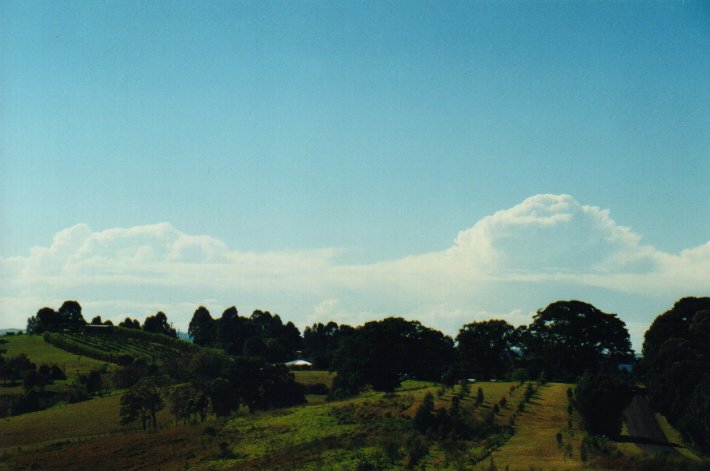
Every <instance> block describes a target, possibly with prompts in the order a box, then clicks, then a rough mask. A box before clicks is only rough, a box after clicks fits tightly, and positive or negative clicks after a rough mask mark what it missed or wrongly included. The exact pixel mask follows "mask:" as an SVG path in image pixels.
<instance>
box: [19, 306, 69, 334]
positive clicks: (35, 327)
mask: <svg viewBox="0 0 710 471" xmlns="http://www.w3.org/2000/svg"><path fill="white" fill-rule="evenodd" d="M61 330H62V321H61V318H60V317H59V313H57V311H55V310H54V309H52V308H50V307H43V308H42V309H40V310H39V311H37V314H36V315H34V316H32V317H30V318H29V319H27V334H28V335H37V334H43V333H44V332H59V331H61Z"/></svg>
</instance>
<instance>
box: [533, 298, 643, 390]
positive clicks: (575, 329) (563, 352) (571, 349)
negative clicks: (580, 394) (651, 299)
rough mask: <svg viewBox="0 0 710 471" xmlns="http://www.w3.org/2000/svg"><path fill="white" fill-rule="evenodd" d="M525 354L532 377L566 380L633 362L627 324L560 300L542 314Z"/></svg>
mask: <svg viewBox="0 0 710 471" xmlns="http://www.w3.org/2000/svg"><path fill="white" fill-rule="evenodd" d="M524 351H525V357H526V361H527V362H528V367H529V368H528V369H529V370H530V371H531V373H534V374H533V375H532V377H536V376H538V375H539V374H540V373H541V372H544V373H545V375H546V377H547V378H549V379H557V380H565V381H573V380H575V379H576V378H577V377H578V376H580V375H581V374H582V373H583V372H584V371H599V370H602V369H609V370H616V369H617V365H618V364H619V363H629V362H631V361H633V351H632V350H631V342H630V340H629V332H628V331H627V330H626V324H625V323H624V321H622V320H621V319H619V318H618V317H617V316H616V314H607V313H605V312H602V311H600V310H599V309H597V308H596V307H594V306H592V305H591V304H587V303H584V302H580V301H557V302H554V303H552V304H550V305H549V306H547V307H546V308H545V309H542V310H540V311H538V312H537V314H535V316H534V317H533V322H532V324H530V326H529V327H528V329H527V330H526V332H525V340H524Z"/></svg>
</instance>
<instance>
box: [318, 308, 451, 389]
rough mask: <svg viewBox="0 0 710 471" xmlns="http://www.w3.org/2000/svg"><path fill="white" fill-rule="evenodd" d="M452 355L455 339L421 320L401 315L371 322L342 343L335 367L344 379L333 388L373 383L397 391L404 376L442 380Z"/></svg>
mask: <svg viewBox="0 0 710 471" xmlns="http://www.w3.org/2000/svg"><path fill="white" fill-rule="evenodd" d="M452 358H453V341H452V340H451V338H450V337H447V336H444V335H443V334H441V332H438V331H434V330H433V329H429V328H427V327H425V326H423V325H422V324H420V323H419V322H416V321H406V320H404V319H402V318H401V317H388V318H386V319H383V320H381V321H372V322H368V323H366V324H365V325H363V326H361V327H359V328H358V329H356V330H355V331H354V332H353V334H352V335H349V336H348V337H347V338H345V339H344V340H343V341H342V342H341V344H340V347H339V348H338V351H337V352H336V354H335V357H334V359H333V365H332V367H333V368H334V369H335V370H336V371H337V372H338V376H336V378H337V377H342V378H343V379H342V380H341V381H338V382H337V383H334V384H333V389H337V388H338V387H341V386H345V387H347V388H350V390H357V389H358V388H359V387H361V386H362V385H363V384H370V385H372V387H373V388H374V389H375V390H378V391H394V389H395V388H396V387H397V386H399V384H400V382H401V380H402V378H403V377H404V376H411V377H414V378H418V379H428V380H438V379H440V378H441V376H442V375H443V373H444V372H445V371H446V369H447V367H448V366H449V364H450V361H451V359H452ZM357 381H361V382H362V384H356V382H357ZM334 394H338V393H337V392H334Z"/></svg>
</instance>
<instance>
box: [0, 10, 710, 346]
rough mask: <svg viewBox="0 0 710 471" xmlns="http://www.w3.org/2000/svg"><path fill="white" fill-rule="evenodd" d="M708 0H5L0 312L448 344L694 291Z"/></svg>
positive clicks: (646, 313)
mask: <svg viewBox="0 0 710 471" xmlns="http://www.w3.org/2000/svg"><path fill="white" fill-rule="evenodd" d="M708 77H710V5H708V3H707V2H692V1H691V2H634V1H626V2H603V1H602V2H556V1H552V2H532V1H531V2H483V1H480V2H479V1H471V2H446V1H443V2H415V1H406V2H405V1H403V2H397V1H388V2H354V1H353V2H315V1H297V2H270V1H267V2H238V1H234V2H221V1H213V2H178V1H170V2H161V1H155V2H138V1H125V2H114V1H96V2H88V1H49V2H38V1H13V0H6V1H3V2H1V3H0V157H1V158H0V327H24V325H25V322H26V319H27V317H29V316H31V315H33V314H34V313H35V312H36V311H37V310H38V309H39V308H41V307H43V306H51V307H55V308H56V307H59V305H61V303H62V301H63V300H66V299H77V300H78V301H79V302H80V303H81V304H82V306H83V307H84V315H85V317H87V318H91V317H93V316H94V315H97V314H101V315H102V316H103V317H104V318H110V319H113V320H114V321H117V320H120V319H122V318H124V317H125V316H127V315H129V316H131V317H138V318H140V319H143V318H145V316H146V315H148V314H154V313H155V312H156V311H157V310H163V311H165V312H166V313H167V315H168V318H169V319H170V320H171V321H173V322H174V323H175V325H176V326H177V327H179V328H181V329H183V330H186V329H187V323H188V322H189V319H190V318H191V316H192V313H193V312H194V310H195V309H196V308H197V306H199V305H200V304H204V305H205V306H206V307H207V308H208V309H210V311H211V312H212V315H213V316H215V317H216V316H219V315H220V314H221V312H222V310H223V309H224V308H226V307H228V306H231V305H236V306H237V307H238V309H239V311H240V313H241V314H244V315H249V314H250V313H251V311H252V310H253V309H256V308H261V309H267V310H270V311H271V312H277V313H279V314H280V315H281V316H282V318H284V319H285V320H292V321H293V322H294V323H295V324H296V325H297V326H299V327H300V328H301V329H303V328H304V327H305V326H306V325H309V324H312V323H313V322H316V321H327V320H336V321H338V322H347V323H351V324H358V323H361V322H364V321H367V320H371V319H379V318H382V317H385V316H387V315H401V316H404V317H406V318H410V319H418V320H420V321H422V322H423V323H425V324H427V325H430V326H433V327H436V328H439V329H442V330H444V331H445V332H446V333H448V334H451V335H455V334H456V332H457V330H458V328H460V327H461V326H462V325H463V324H465V323H468V322H473V321H478V320H484V319H489V318H503V319H506V320H508V321H509V322H511V323H513V324H515V325H519V324H527V323H529V322H530V321H531V319H532V315H533V314H534V313H535V311H536V310H538V309H541V308H544V307H545V306H546V305H547V304H549V303H551V302H553V301H556V300H558V299H580V300H583V301H587V302H590V303H592V304H594V305H595V306H597V307H598V308H600V309H602V310H603V311H605V312H612V313H617V314H618V315H619V316H620V317H621V318H622V319H623V320H624V321H625V322H626V323H627V326H628V327H629V330H630V332H631V336H632V340H633V342H634V347H635V348H636V349H640V347H641V342H642V336H643V332H644V331H645V330H646V329H647V328H648V326H649V325H650V323H651V322H652V320H653V319H654V318H655V316H656V315H658V314H660V313H662V312H664V311H665V310H667V309H669V308H670V307H671V306H672V305H673V303H674V302H675V301H676V300H677V299H679V298H681V297H683V296H690V295H693V296H702V295H710V198H708V189H707V182H708V178H709V177H710V81H708Z"/></svg>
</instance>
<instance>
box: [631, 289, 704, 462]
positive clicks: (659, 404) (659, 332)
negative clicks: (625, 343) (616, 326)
mask: <svg viewBox="0 0 710 471" xmlns="http://www.w3.org/2000/svg"><path fill="white" fill-rule="evenodd" d="M708 365H710V297H705V298H683V299H681V300H679V301H678V302H676V303H675V305H674V306H673V308H672V309H670V310H668V311H666V312H665V313H663V314H661V315H660V316H658V317H657V318H656V319H655V320H654V321H653V324H652V325H651V327H650V328H649V329H648V331H647V332H646V335H645V339H644V344H643V359H642V361H641V364H640V365H639V366H640V368H639V370H640V371H641V374H642V376H643V379H644V380H645V383H646V385H647V386H648V397H649V400H650V403H651V406H652V407H653V408H654V409H656V410H657V411H659V412H661V413H662V414H663V415H665V416H666V417H667V418H668V420H669V421H670V422H671V423H672V424H673V425H674V426H675V427H676V428H678V430H679V431H680V432H681V433H682V434H683V435H684V437H685V438H686V439H687V440H688V441H689V442H691V443H693V444H694V445H695V446H697V447H698V448H699V449H701V450H703V451H705V452H710V414H705V413H702V412H703V411H707V410H709V409H710V394H708V389H707V386H708V384H710V367H708Z"/></svg>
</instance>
